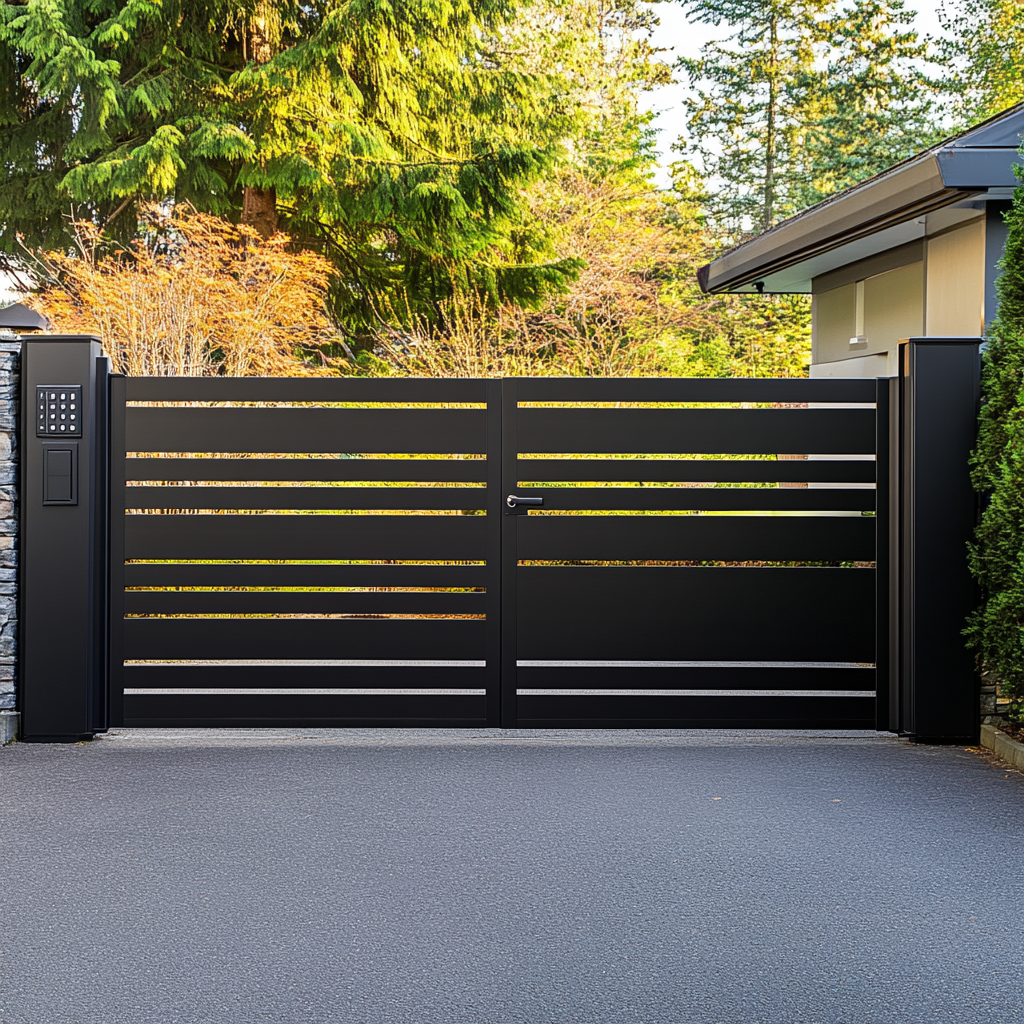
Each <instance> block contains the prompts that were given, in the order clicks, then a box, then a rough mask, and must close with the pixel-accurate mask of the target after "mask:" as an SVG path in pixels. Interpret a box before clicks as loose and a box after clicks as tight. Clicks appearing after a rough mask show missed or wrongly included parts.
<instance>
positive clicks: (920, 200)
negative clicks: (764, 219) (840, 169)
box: [698, 152, 978, 294]
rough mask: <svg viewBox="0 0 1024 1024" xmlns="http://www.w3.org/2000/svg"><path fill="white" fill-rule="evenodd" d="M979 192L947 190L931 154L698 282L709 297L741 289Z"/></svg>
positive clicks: (792, 223)
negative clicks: (781, 270) (765, 277)
mask: <svg viewBox="0 0 1024 1024" xmlns="http://www.w3.org/2000/svg"><path fill="white" fill-rule="evenodd" d="M977 191H978V189H977V188H971V189H966V188H950V187H947V185H946V183H945V182H944V180H943V176H942V170H941V167H940V165H939V161H938V159H937V155H936V154H935V153H933V152H932V153H927V154H925V155H923V156H922V157H921V158H920V159H918V160H914V161H911V162H909V163H907V164H904V165H903V166H901V167H899V168H897V169H895V170H894V171H893V172H892V173H891V174H886V175H883V176H881V177H878V178H873V179H872V180H871V181H869V182H865V183H864V184H863V185H862V186H861V187H860V188H854V189H851V190H850V191H849V192H846V193H843V194H842V195H839V196H837V197H836V198H835V199H833V200H831V201H829V202H825V203H822V204H821V205H820V206H816V207H814V208H813V209H811V210H808V211H807V212H806V213H802V214H799V215H797V216H796V217H792V218H790V219H789V220H787V221H783V223H781V224H779V225H777V226H776V227H774V228H772V229H771V230H770V231H766V232H765V233H764V234H763V235H758V236H757V238H753V239H751V240H750V241H749V242H747V243H745V244H744V245H741V246H738V247H737V248H736V249H733V250H732V251H731V252H727V253H725V254H724V255H723V256H720V257H719V258H718V259H717V260H714V261H713V262H712V263H709V264H707V265H706V266H704V267H701V268H700V270H699V271H698V281H699V282H700V285H701V288H702V289H703V291H705V292H707V293H709V294H714V293H718V292H725V291H729V290H731V289H734V288H737V287H742V286H743V285H747V284H750V283H751V282H752V281H755V280H757V279H759V278H761V277H763V276H766V275H767V274H770V273H772V272H773V271H775V270H779V269H782V268H783V267H787V266H792V265H793V264H794V263H797V262H800V261H801V260H805V259H809V258H810V257H811V256H816V255H818V254H820V253H823V252H827V251H828V250H829V249H834V248H837V247H838V246H840V245H842V244H844V243H846V242H849V241H852V240H853V239H855V238H862V237H863V236H864V235H868V234H872V233H874V232H875V231H879V230H881V229H882V228H884V227H888V226H889V225H890V224H894V223H899V222H901V221H904V220H908V219H910V218H911V217H914V216H921V215H923V214H925V213H928V212H930V211H931V210H935V209H938V208H939V207H941V206H946V205H948V204H949V203H951V202H955V201H956V200H957V199H958V198H960V197H961V196H964V195H970V194H974V193H976V192H977Z"/></svg>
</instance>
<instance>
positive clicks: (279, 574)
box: [111, 378, 500, 726]
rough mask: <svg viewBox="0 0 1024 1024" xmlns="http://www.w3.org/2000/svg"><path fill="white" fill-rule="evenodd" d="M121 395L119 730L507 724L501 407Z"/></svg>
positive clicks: (356, 394) (270, 383)
mask: <svg viewBox="0 0 1024 1024" xmlns="http://www.w3.org/2000/svg"><path fill="white" fill-rule="evenodd" d="M113 383H114V388H113V394H114V402H113V420H114V421H113V423H112V431H111V433H112V438H113V443H114V449H113V453H112V461H113V472H112V477H113V479H114V488H113V495H112V506H113V509H114V513H113V514H114V525H113V529H112V533H113V534H114V537H113V538H112V545H111V548H112V564H111V580H112V624H111V626H112V628H111V639H112V689H113V691H114V692H113V694H112V697H113V700H112V706H113V709H114V710H113V716H114V717H113V721H114V724H126V725H138V726H143V725H145V726H159V725H167V726H171V725H176V726H181V725H196V726H200V725H221V726H230V725H237V726H255V725H260V726H268V725H275V724H281V725H321V726H326V725H338V726H344V725H351V726H357V725H359V726H365V725H420V726H424V725H431V726H440V725H449V726H451V725H465V726H470V725H474V726H482V725H488V724H489V725H497V724H498V672H499V664H498V657H497V654H498V643H499V636H498V628H499V625H498V621H497V614H496V612H497V609H498V607H499V593H498V588H497V586H496V581H497V578H498V572H499V565H498V558H497V550H498V541H499V529H500V527H499V520H498V517H496V516H495V515H494V512H495V507H494V506H496V502H497V500H498V497H497V487H496V484H497V482H498V479H499V477H498V472H499V466H498V464H497V460H495V459H494V458H489V457H488V456H489V455H490V453H491V451H492V450H496V448H497V443H498V438H499V435H500V422H499V420H498V414H499V410H498V408H497V402H495V401H494V400H493V399H494V398H496V397H497V392H498V388H499V386H498V385H495V384H494V383H491V382H487V381H430V380H414V381H410V380H402V381H352V380H347V381H345V380H324V379H316V380H304V379H265V378H234V379H217V378H209V379H205V378H141V379H128V380H124V379H121V380H115V381H114V382H113ZM274 456H276V457H274ZM402 456H405V457H402Z"/></svg>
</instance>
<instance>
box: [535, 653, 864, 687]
mask: <svg viewBox="0 0 1024 1024" xmlns="http://www.w3.org/2000/svg"><path fill="white" fill-rule="evenodd" d="M680 660H682V659H680ZM734 660H735V659H734ZM518 685H519V687H520V688H522V689H524V690H864V691H870V692H874V690H875V670H874V669H873V668H764V667H750V668H667V667H658V668H654V667H647V668H632V667H626V666H622V667H617V668H598V667H593V666H586V667H582V666H581V667H573V668H568V667H560V668H532V667H531V668H527V667H521V668H519V669H518Z"/></svg>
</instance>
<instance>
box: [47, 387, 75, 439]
mask: <svg viewBox="0 0 1024 1024" xmlns="http://www.w3.org/2000/svg"><path fill="white" fill-rule="evenodd" d="M54 434H57V435H63V436H64V437H81V436H82V385H81V384H47V385H45V386H44V385H37V386H36V436H37V437H43V436H46V437H52V436H53V435H54Z"/></svg>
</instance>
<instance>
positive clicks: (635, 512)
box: [527, 508, 874, 519]
mask: <svg viewBox="0 0 1024 1024" xmlns="http://www.w3.org/2000/svg"><path fill="white" fill-rule="evenodd" d="M527 515H528V516H530V517H542V516H547V517H552V516H702V517H706V516H747V517H750V518H757V517H764V516H779V517H782V516H786V517H790V518H793V517H804V518H820V517H823V516H826V517H829V516H830V517H832V518H847V519H848V518H860V517H862V516H867V517H871V516H873V515H874V513H873V512H865V511H858V510H856V509H844V510H829V509H813V510H812V509H769V508H765V509H735V510H734V509H693V508H688V509H671V508H659V509H654V508H650V509H615V510H612V509H600V508H591V509H547V508H531V509H530V510H529V512H528V513H527Z"/></svg>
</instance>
